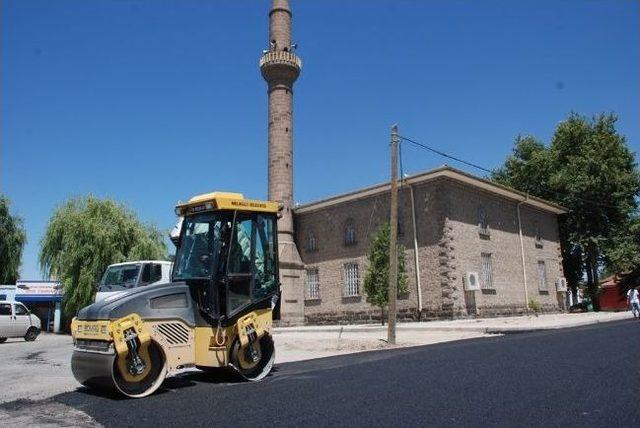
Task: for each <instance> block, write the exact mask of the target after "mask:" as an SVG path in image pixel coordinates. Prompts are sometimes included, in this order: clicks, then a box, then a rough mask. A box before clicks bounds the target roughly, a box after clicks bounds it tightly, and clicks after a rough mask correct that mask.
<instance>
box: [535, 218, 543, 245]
mask: <svg viewBox="0 0 640 428" xmlns="http://www.w3.org/2000/svg"><path fill="white" fill-rule="evenodd" d="M534 228H535V234H536V247H538V248H540V247H542V229H540V223H538V222H535V224H534Z"/></svg>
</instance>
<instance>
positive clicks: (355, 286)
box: [343, 263, 360, 297]
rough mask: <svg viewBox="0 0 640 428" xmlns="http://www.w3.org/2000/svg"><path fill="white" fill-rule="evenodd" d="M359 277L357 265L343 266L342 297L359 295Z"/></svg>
mask: <svg viewBox="0 0 640 428" xmlns="http://www.w3.org/2000/svg"><path fill="white" fill-rule="evenodd" d="M359 283H360V275H359V273H358V264H357V263H345V265H344V290H343V294H344V297H353V296H358V295H359V291H360V290H359Z"/></svg>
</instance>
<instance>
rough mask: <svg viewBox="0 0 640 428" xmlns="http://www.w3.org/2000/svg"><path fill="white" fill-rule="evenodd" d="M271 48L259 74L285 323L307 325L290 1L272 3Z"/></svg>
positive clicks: (297, 61)
mask: <svg viewBox="0 0 640 428" xmlns="http://www.w3.org/2000/svg"><path fill="white" fill-rule="evenodd" d="M268 47H269V49H268V50H267V51H265V52H264V54H263V55H262V57H261V58H260V71H261V72H262V77H264V79H265V80H266V81H267V84H268V88H269V89H268V94H269V200H272V201H277V202H279V203H280V204H281V205H282V211H281V215H282V217H281V218H280V219H279V220H278V243H279V248H278V253H279V261H280V283H281V284H282V306H281V314H282V317H281V318H282V322H283V323H284V324H300V323H302V322H304V279H303V274H304V265H303V264H302V260H301V259H300V254H299V253H298V249H297V247H296V244H295V241H294V233H293V212H292V207H293V83H294V82H295V81H296V79H297V78H298V75H299V74H300V69H301V67H302V61H301V60H300V58H298V57H297V56H296V55H295V53H294V51H295V46H294V45H292V43H291V9H290V8H289V2H288V0H273V4H272V6H271V10H270V11H269V45H268Z"/></svg>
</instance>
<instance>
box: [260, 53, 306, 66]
mask: <svg viewBox="0 0 640 428" xmlns="http://www.w3.org/2000/svg"><path fill="white" fill-rule="evenodd" d="M272 64H282V65H290V66H292V67H296V68H298V69H300V68H302V60H301V59H300V58H299V57H298V56H296V55H295V54H292V53H291V52H285V51H270V52H267V53H265V54H264V55H262V57H261V58H260V68H262V67H264V66H265V65H272Z"/></svg>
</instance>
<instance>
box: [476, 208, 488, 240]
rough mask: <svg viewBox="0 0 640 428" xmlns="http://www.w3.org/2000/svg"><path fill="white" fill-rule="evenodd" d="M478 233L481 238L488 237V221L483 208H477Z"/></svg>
mask: <svg viewBox="0 0 640 428" xmlns="http://www.w3.org/2000/svg"><path fill="white" fill-rule="evenodd" d="M478 233H479V234H480V236H483V237H488V236H489V220H488V218H487V212H486V211H485V210H484V207H480V208H478Z"/></svg>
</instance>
